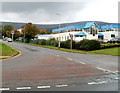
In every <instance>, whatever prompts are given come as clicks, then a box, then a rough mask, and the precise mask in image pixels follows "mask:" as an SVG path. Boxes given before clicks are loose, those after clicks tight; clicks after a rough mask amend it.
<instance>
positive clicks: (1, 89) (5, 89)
mask: <svg viewBox="0 0 120 93" xmlns="http://www.w3.org/2000/svg"><path fill="white" fill-rule="evenodd" d="M0 90H10V88H0Z"/></svg>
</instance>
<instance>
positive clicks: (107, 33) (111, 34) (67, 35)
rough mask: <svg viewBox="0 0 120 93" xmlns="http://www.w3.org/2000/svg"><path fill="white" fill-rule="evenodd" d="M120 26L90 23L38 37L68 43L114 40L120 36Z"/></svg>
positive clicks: (54, 30)
mask: <svg viewBox="0 0 120 93" xmlns="http://www.w3.org/2000/svg"><path fill="white" fill-rule="evenodd" d="M119 29H120V24H108V25H98V24H96V23H95V22H88V23H86V24H85V25H70V26H66V27H61V28H59V29H53V30H52V34H49V35H37V38H38V39H50V38H55V39H56V40H60V41H66V40H68V39H71V37H72V39H73V40H75V41H80V40H83V39H102V40H104V39H108V40H110V39H113V38H115V37H118V36H119Z"/></svg>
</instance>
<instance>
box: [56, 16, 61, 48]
mask: <svg viewBox="0 0 120 93" xmlns="http://www.w3.org/2000/svg"><path fill="white" fill-rule="evenodd" d="M56 15H58V17H59V28H60V14H56ZM58 48H59V49H60V31H59V43H58Z"/></svg>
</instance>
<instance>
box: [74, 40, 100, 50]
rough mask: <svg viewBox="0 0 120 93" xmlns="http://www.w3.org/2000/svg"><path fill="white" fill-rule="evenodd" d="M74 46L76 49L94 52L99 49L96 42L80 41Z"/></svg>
mask: <svg viewBox="0 0 120 93" xmlns="http://www.w3.org/2000/svg"><path fill="white" fill-rule="evenodd" d="M76 46H77V49H82V50H96V49H100V42H99V41H97V40H88V39H84V40H81V41H80V42H77V45H76Z"/></svg>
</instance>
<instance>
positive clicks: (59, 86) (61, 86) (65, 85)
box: [56, 85, 68, 87]
mask: <svg viewBox="0 0 120 93" xmlns="http://www.w3.org/2000/svg"><path fill="white" fill-rule="evenodd" d="M67 86H68V85H56V87H67Z"/></svg>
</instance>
